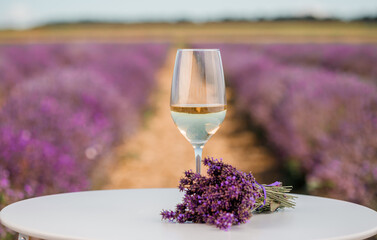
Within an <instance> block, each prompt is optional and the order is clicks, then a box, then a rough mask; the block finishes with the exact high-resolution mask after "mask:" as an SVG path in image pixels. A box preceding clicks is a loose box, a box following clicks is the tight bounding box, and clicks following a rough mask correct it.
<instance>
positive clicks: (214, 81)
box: [170, 49, 226, 173]
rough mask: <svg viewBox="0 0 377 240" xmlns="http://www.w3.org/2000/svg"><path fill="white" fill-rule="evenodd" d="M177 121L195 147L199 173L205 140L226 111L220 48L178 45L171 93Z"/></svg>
mask: <svg viewBox="0 0 377 240" xmlns="http://www.w3.org/2000/svg"><path fill="white" fill-rule="evenodd" d="M170 111H171V116H172V118H173V121H174V123H175V125H176V126H177V127H178V129H179V131H180V132H181V133H182V134H183V136H185V138H186V139H187V140H188V141H189V142H190V143H191V144H192V146H193V147H194V150H195V161H196V172H197V173H200V166H201V159H202V151H203V147H204V144H205V143H206V142H207V141H208V140H209V139H210V137H211V136H212V135H213V134H215V132H216V131H217V130H218V129H219V127H220V124H221V123H222V122H223V120H224V118H225V114H226V96H225V82H224V72H223V67H222V63H221V56H220V51H219V50H218V49H179V50H178V51H177V56H176V59H175V66H174V74H173V81H172V87H171V96H170Z"/></svg>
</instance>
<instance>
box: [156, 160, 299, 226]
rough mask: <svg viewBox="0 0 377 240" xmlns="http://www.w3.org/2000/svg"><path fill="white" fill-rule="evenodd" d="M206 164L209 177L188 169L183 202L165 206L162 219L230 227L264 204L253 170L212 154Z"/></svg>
mask: <svg viewBox="0 0 377 240" xmlns="http://www.w3.org/2000/svg"><path fill="white" fill-rule="evenodd" d="M203 164H204V165H205V166H207V167H208V170H207V174H208V177H205V176H201V175H200V174H197V173H193V172H192V171H191V170H189V171H186V172H185V176H184V177H183V178H182V179H181V180H180V183H179V186H178V188H179V189H180V191H184V192H185V196H184V198H183V203H180V204H178V205H177V206H176V210H175V211H171V210H163V211H162V212H161V215H162V219H165V220H169V221H173V220H175V221H177V222H178V223H184V222H194V223H208V224H211V225H215V226H216V227H217V228H219V229H221V230H229V229H230V227H231V226H232V225H238V224H241V223H245V222H247V221H248V219H249V218H250V217H251V215H252V214H251V211H252V210H254V209H256V208H258V207H261V206H263V204H262V202H265V200H266V199H264V192H263V191H264V190H263V188H261V187H259V184H258V183H257V182H256V181H255V179H254V177H253V175H252V174H251V173H248V174H246V173H243V172H240V171H238V170H237V169H236V168H234V167H232V166H231V165H228V164H225V163H223V162H222V160H220V161H219V160H217V159H213V158H205V159H204V160H203ZM280 187H281V186H280ZM268 201H270V200H268ZM292 206H293V205H292ZM292 206H291V207H292Z"/></svg>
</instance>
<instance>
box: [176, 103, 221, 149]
mask: <svg viewBox="0 0 377 240" xmlns="http://www.w3.org/2000/svg"><path fill="white" fill-rule="evenodd" d="M170 112H171V116H172V118H173V121H174V123H175V125H177V127H178V129H179V131H180V132H181V133H182V134H183V136H185V138H186V139H187V140H188V141H189V142H190V143H191V144H194V145H202V144H205V143H206V142H207V141H208V139H209V138H210V137H211V136H212V135H213V134H215V132H216V131H217V130H218V129H219V127H220V124H221V123H222V122H223V121H224V118H225V114H226V105H214V104H213V105H212V104H206V105H199V104H187V105H173V106H170Z"/></svg>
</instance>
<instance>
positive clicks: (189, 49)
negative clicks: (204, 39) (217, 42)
mask: <svg viewBox="0 0 377 240" xmlns="http://www.w3.org/2000/svg"><path fill="white" fill-rule="evenodd" d="M177 51H178V52H218V51H220V49H218V48H212V49H211V48H181V49H178V50H177Z"/></svg>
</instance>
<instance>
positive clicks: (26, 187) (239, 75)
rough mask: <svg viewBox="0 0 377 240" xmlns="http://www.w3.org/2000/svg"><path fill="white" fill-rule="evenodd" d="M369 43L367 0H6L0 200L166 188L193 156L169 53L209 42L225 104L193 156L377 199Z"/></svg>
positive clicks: (374, 5)
mask: <svg viewBox="0 0 377 240" xmlns="http://www.w3.org/2000/svg"><path fill="white" fill-rule="evenodd" d="M376 43H377V2H376V1H375V0H370V1H368V0H362V1H351V0H343V1H335V0H328V1H325V0H320V1H314V0H311V1H310V0H303V1H295V0H284V1H278V0H273V1H253V2H251V1H247V0H235V1H214V0H210V1H202V0H201V1H199V0H192V1H190V2H189V3H188V2H187V3H185V4H183V3H181V2H179V1H173V0H162V1H158V2H156V1H146V0H139V1H136V2H135V1H134V2H132V3H130V2H127V1H121V0H112V1H106V2H104V1H99V0H91V1H88V0H82V1H73V0H67V1H59V2H57V1H48V0H35V1H32V2H31V1H26V0H14V1H0V208H3V207H4V206H6V205H8V204H10V203H12V202H14V201H18V200H21V199H25V198H30V197H34V196H39V195H46V194H52V193H60V192H71V191H80V190H88V189H116V188H155V187H156V188H157V187H158V188H163V187H176V186H177V185H178V181H179V178H180V176H182V173H183V172H184V171H185V170H187V169H194V167H195V162H194V151H193V149H192V147H191V145H190V143H189V142H187V141H186V140H185V139H184V137H183V136H182V135H181V134H180V133H179V131H178V129H177V128H176V127H175V125H174V123H173V121H172V120H171V117H170V108H169V100H170V84H171V78H172V73H173V68H174V60H175V54H176V50H177V49H178V48H218V49H220V51H221V54H222V60H223V66H224V71H225V80H226V84H227V98H228V112H227V116H226V119H225V121H224V123H223V124H222V125H221V127H220V130H219V131H218V132H217V133H216V134H215V135H214V136H213V138H212V139H211V140H210V141H209V142H208V143H207V144H206V146H205V148H204V154H203V156H210V157H215V158H223V160H224V161H225V162H227V163H230V164H232V165H234V166H235V167H236V168H238V169H240V170H243V171H247V172H249V171H251V172H252V173H253V174H254V176H255V177H256V179H257V180H258V181H259V182H263V183H270V182H273V181H275V180H281V181H283V182H284V184H289V185H293V187H294V191H295V192H298V193H304V194H314V195H319V196H327V197H332V198H337V199H343V200H348V201H352V202H355V203H359V204H362V205H365V206H368V207H371V208H373V209H377V187H376V186H377V45H376ZM0 235H1V237H2V239H12V234H11V233H8V232H7V230H6V229H3V228H0Z"/></svg>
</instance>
